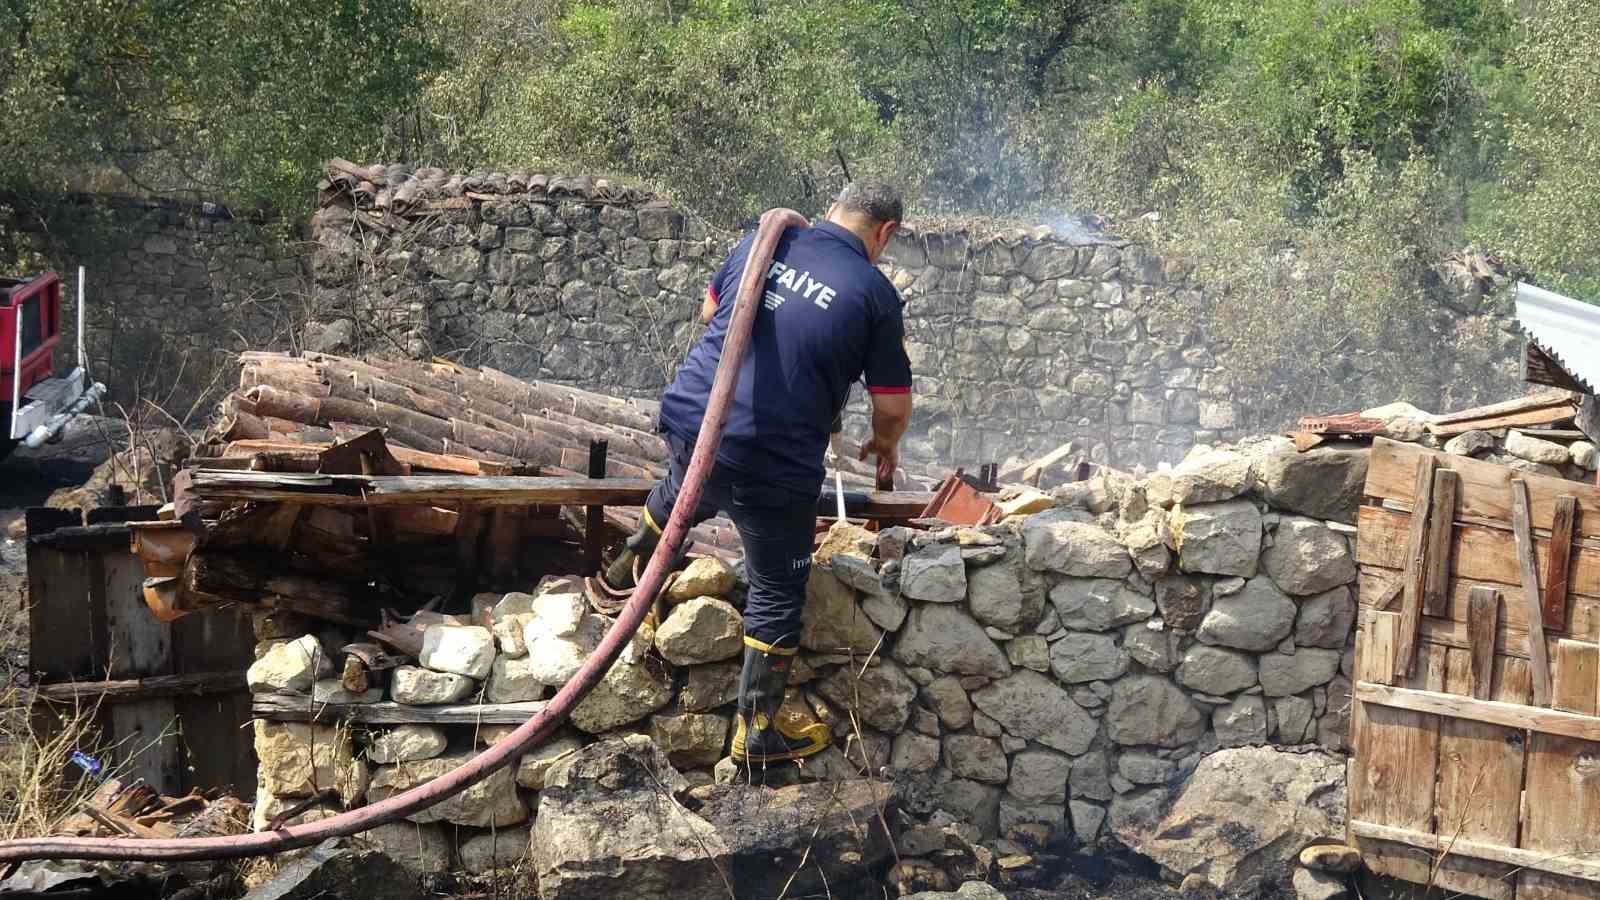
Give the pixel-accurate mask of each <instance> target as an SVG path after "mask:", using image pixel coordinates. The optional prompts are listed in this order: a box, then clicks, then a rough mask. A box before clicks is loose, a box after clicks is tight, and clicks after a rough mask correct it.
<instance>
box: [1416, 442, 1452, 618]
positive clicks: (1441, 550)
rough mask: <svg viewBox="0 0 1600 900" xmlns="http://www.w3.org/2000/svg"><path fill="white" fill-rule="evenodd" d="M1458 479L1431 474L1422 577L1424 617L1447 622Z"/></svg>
mask: <svg viewBox="0 0 1600 900" xmlns="http://www.w3.org/2000/svg"><path fill="white" fill-rule="evenodd" d="M1460 483H1461V477H1460V476H1459V475H1457V474H1456V473H1454V472H1452V471H1450V470H1449V469H1440V470H1439V471H1437V472H1435V473H1434V474H1433V503H1432V505H1431V511H1430V512H1429V513H1428V534H1427V547H1428V549H1427V574H1426V575H1425V576H1424V578H1425V581H1424V587H1423V602H1422V611H1423V614H1424V615H1429V616H1435V617H1439V618H1446V617H1448V616H1449V612H1450V549H1451V540H1450V539H1451V536H1452V534H1453V533H1454V530H1455V519H1456V488H1457V487H1458V486H1459V485H1460Z"/></svg>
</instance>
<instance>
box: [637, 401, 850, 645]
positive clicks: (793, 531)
mask: <svg viewBox="0 0 1600 900" xmlns="http://www.w3.org/2000/svg"><path fill="white" fill-rule="evenodd" d="M662 438H663V440H665V441H666V442H667V449H668V451H669V456H670V457H671V459H670V461H669V463H668V467H667V477H666V478H664V479H662V480H661V481H659V482H657V483H656V486H655V487H654V488H653V489H651V491H650V496H649V498H648V499H646V500H645V508H646V509H648V510H649V512H650V517H651V518H652V519H654V520H655V522H656V524H657V525H659V526H660V527H662V528H665V527H666V525H667V518H668V517H669V516H671V515H672V507H673V505H674V504H676V503H677V500H678V492H679V491H680V490H681V489H682V487H683V476H684V473H685V472H686V471H688V468H689V457H690V456H691V454H692V453H693V452H694V445H693V444H690V443H689V442H687V441H684V440H683V439H682V438H679V437H678V436H676V435H674V434H671V433H668V434H664V435H662ZM818 490H819V491H820V487H819V489H818ZM817 493H818V492H816V491H813V492H812V493H810V494H804V493H801V492H798V491H795V490H793V489H792V488H787V487H782V486H779V485H774V484H771V483H770V482H766V481H763V480H762V479H761V478H759V477H757V476H752V475H748V474H745V473H742V472H736V471H733V470H731V469H728V468H727V467H725V466H720V465H719V466H715V467H713V468H712V470H711V475H710V477H708V478H707V479H706V484H705V487H704V488H703V489H702V490H701V492H700V504H699V506H698V508H696V509H695V511H694V514H693V515H692V516H691V517H690V519H689V522H690V525H691V526H693V525H698V524H700V523H701V522H704V521H705V520H707V519H709V518H711V517H712V516H715V515H716V514H717V511H718V510H721V511H722V512H725V513H727V515H728V517H729V518H731V519H733V524H734V526H735V527H736V528H737V529H738V530H739V540H740V541H741V542H743V544H744V569H745V577H746V579H748V580H749V582H750V590H749V591H748V593H747V594H746V596H745V602H744V633H745V634H746V635H747V636H748V637H752V638H755V639H756V640H757V641H760V642H762V643H764V644H769V645H771V646H774V647H781V648H790V647H795V646H798V644H799V642H800V612H801V610H803V609H805V605H806V580H807V579H808V578H809V577H810V576H811V546H812V543H813V541H814V540H815V539H816V524H817Z"/></svg>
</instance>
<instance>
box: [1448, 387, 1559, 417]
mask: <svg viewBox="0 0 1600 900" xmlns="http://www.w3.org/2000/svg"><path fill="white" fill-rule="evenodd" d="M1571 402H1572V393H1571V392H1570V391H1540V392H1539V393H1537V394H1529V395H1528V396H1526V397H1517V398H1516V399H1514V400H1502V401H1501V402H1499V403H1491V404H1489V405H1487V406H1474V407H1473V408H1471V409H1462V410H1457V411H1456V412H1453V413H1445V414H1443V415H1440V416H1436V417H1435V418H1434V420H1433V422H1434V424H1435V425H1448V424H1452V423H1455V422H1468V421H1476V420H1478V419H1487V418H1493V417H1494V416H1501V415H1506V414H1508V413H1516V412H1526V411H1528V410H1530V409H1543V408H1545V407H1547V406H1559V405H1560V404H1562V403H1571Z"/></svg>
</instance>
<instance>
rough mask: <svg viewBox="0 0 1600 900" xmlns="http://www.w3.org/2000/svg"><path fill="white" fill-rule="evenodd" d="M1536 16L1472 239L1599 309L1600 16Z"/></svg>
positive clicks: (1578, 2)
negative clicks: (1500, 153) (1597, 66)
mask: <svg viewBox="0 0 1600 900" xmlns="http://www.w3.org/2000/svg"><path fill="white" fill-rule="evenodd" d="M1534 7H1535V8H1534V9H1533V11H1532V12H1531V13H1530V14H1529V15H1528V18H1527V32H1526V35H1525V36H1524V38H1523V39H1522V42H1521V44H1520V46H1518V48H1517V52H1516V54H1515V58H1516V59H1517V61H1518V68H1519V74H1520V76H1521V77H1522V79H1524V83H1523V84H1522V85H1521V86H1520V90H1518V91H1517V93H1516V96H1517V98H1518V99H1519V100H1520V101H1521V102H1520V103H1519V105H1517V106H1516V107H1513V108H1510V109H1507V110H1505V113H1504V118H1503V120H1502V122H1500V123H1496V124H1499V125H1502V126H1503V128H1504V130H1505V134H1506V142H1507V145H1508V153H1509V158H1508V160H1507V161H1506V164H1505V165H1504V166H1503V167H1502V168H1501V169H1500V176H1501V177H1500V181H1499V183H1498V184H1497V185H1496V186H1495V188H1496V189H1495V190H1494V191H1492V193H1490V194H1489V195H1488V197H1487V200H1486V202H1485V203H1484V215H1483V219H1484V221H1483V223H1482V225H1481V227H1480V228H1478V229H1477V230H1476V232H1475V234H1476V236H1477V237H1479V238H1480V239H1482V240H1484V241H1485V242H1486V243H1488V244H1489V245H1490V246H1492V247H1494V248H1497V249H1503V250H1505V251H1506V252H1508V253H1509V254H1510V256H1511V258H1512V261H1513V262H1514V263H1515V264H1516V265H1517V266H1519V267H1520V268H1522V269H1524V270H1526V271H1527V272H1529V273H1531V277H1533V278H1534V279H1535V280H1537V281H1539V282H1540V283H1542V284H1546V285H1548V286H1550V287H1552V288H1554V289H1556V290H1560V291H1564V292H1567V293H1571V294H1574V295H1577V296H1581V297H1584V298H1586V299H1588V300H1590V301H1591V302H1600V224H1597V223H1600V190H1597V188H1596V185H1600V80H1597V79H1596V78H1595V74H1594V62H1593V55H1594V48H1595V47H1596V46H1600V7H1597V6H1595V5H1594V4H1593V3H1589V2H1585V0H1547V2H1544V3H1539V4H1535V5H1534Z"/></svg>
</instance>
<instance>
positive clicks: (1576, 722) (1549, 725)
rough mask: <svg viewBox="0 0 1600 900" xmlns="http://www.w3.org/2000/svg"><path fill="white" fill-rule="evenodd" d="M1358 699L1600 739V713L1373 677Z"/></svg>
mask: <svg viewBox="0 0 1600 900" xmlns="http://www.w3.org/2000/svg"><path fill="white" fill-rule="evenodd" d="M1354 696H1355V699H1357V700H1360V701H1361V702H1362V703H1372V704H1375V705H1377V706H1389V707H1393V708H1395V709H1409V710H1412V711H1415V712H1423V713H1431V714H1433V715H1439V716H1453V717H1455V718H1458V719H1472V720H1473V721H1477V722H1488V723H1489V724H1491V725H1505V726H1507V727H1509V728H1526V729H1527V730H1529V731H1537V732H1539V733H1540V734H1554V735H1560V736H1562V737H1574V738H1579V739H1580V740H1585V741H1600V716H1584V715H1579V714H1577V713H1569V712H1562V711H1561V710H1555V709H1541V708H1539V707H1536V706H1524V705H1522V704H1520V703H1502V702H1500V701H1498V700H1478V699H1475V698H1472V697H1458V696H1455V695H1453V694H1438V693H1434V692H1433V691H1418V690H1412V689H1410V688H1400V687H1390V686H1389V685H1384V684H1375V683H1373V682H1370V681H1361V682H1357V683H1356V686H1355V693H1354Z"/></svg>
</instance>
